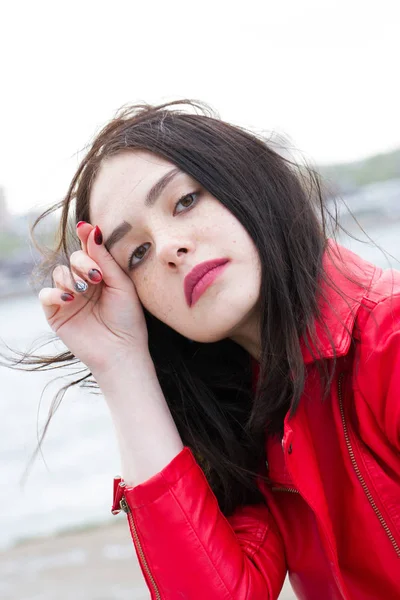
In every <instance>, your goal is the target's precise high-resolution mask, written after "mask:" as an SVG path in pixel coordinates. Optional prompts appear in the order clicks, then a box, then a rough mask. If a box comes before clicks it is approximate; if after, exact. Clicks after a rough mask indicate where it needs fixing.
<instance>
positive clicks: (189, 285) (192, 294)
mask: <svg viewBox="0 0 400 600" xmlns="http://www.w3.org/2000/svg"><path fill="white" fill-rule="evenodd" d="M228 262H229V259H228V258H218V259H216V260H208V261H206V262H203V263H200V264H199V265H196V266H195V267H194V268H193V269H192V270H191V271H190V273H188V274H187V275H186V277H185V280H184V282H183V287H184V291H185V297H186V302H187V303H188V305H189V306H193V305H194V304H195V303H196V302H197V300H198V299H199V298H200V296H201V295H202V294H203V293H204V292H205V291H206V289H207V288H208V287H210V285H211V284H212V283H213V281H214V280H215V279H216V278H217V277H218V275H220V274H221V273H222V271H223V270H224V269H225V266H226V265H227V263H228Z"/></svg>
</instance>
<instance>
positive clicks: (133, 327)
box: [39, 222, 148, 378]
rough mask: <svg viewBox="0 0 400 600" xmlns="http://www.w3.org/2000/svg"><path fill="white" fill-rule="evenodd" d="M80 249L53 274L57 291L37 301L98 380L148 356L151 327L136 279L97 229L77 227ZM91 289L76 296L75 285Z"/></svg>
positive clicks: (86, 225) (45, 290) (47, 292)
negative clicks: (130, 362)
mask: <svg viewBox="0 0 400 600" xmlns="http://www.w3.org/2000/svg"><path fill="white" fill-rule="evenodd" d="M77 232H78V237H79V239H80V241H81V247H82V249H81V250H80V251H78V252H74V253H73V254H72V255H71V257H70V267H71V271H72V272H73V279H72V278H71V275H70V272H69V269H68V267H66V266H57V267H56V268H55V269H54V271H53V281H54V284H55V286H56V287H55V288H43V289H42V290H41V291H40V293H39V299H40V301H41V303H42V306H43V310H44V312H45V315H46V318H47V320H48V323H49V325H50V327H51V328H52V329H53V331H55V332H56V333H57V335H58V337H59V338H60V339H61V340H62V341H63V342H64V344H65V345H66V346H67V347H68V348H69V350H70V351H71V352H72V353H73V354H74V355H75V356H76V357H77V358H79V359H80V360H81V361H82V362H83V363H84V364H85V365H86V366H87V367H88V368H89V369H90V370H91V372H92V373H93V375H94V376H95V377H96V378H97V375H103V374H105V373H106V372H108V371H110V370H115V367H118V365H121V361H122V360H123V361H124V363H125V364H126V362H127V359H128V360H129V359H130V357H132V358H133V359H135V357H136V359H139V358H143V356H145V357H148V339H147V328H146V322H145V318H144V314H143V309H142V306H141V304H140V301H139V298H138V296H137V293H136V290H135V287H134V285H133V282H132V280H131V279H130V278H129V277H128V276H127V275H126V274H125V273H124V271H123V270H122V269H121V268H120V267H119V266H118V264H117V263H116V262H115V260H114V259H113V258H112V256H111V255H110V254H109V252H108V251H107V250H106V248H105V246H104V244H103V240H102V234H101V231H100V229H99V228H98V227H93V226H92V225H90V224H89V223H85V222H81V223H80V224H79V226H78V227H77ZM79 281H80V282H82V281H84V282H86V283H87V284H88V289H87V291H85V292H83V293H82V292H77V291H76V289H75V288H74V284H75V283H76V282H79Z"/></svg>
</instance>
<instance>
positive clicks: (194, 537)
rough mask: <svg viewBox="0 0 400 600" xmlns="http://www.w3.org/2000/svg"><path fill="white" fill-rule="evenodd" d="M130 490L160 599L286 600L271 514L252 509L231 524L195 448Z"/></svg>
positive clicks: (136, 536)
mask: <svg viewBox="0 0 400 600" xmlns="http://www.w3.org/2000/svg"><path fill="white" fill-rule="evenodd" d="M122 485H123V486H124V484H123V483H122ZM122 489H123V498H122V503H121V506H122V508H123V509H124V510H125V512H127V513H128V514H127V516H128V522H129V526H130V530H131V534H132V539H133V542H134V545H135V549H136V553H137V556H138V559H139V563H140V566H141V568H142V572H143V575H144V577H145V580H146V582H147V585H148V588H149V591H150V594H151V598H152V599H158V600H159V599H162V600H179V599H182V600H183V599H184V600H200V599H201V600H204V598H208V599H209V600H228V599H229V600H276V599H277V598H278V596H279V593H280V590H281V588H282V585H283V581H284V578H285V574H286V565H285V559H284V550H283V544H282V540H281V538H280V535H279V533H278V531H277V528H276V525H275V523H274V521H273V519H272V516H271V514H270V513H269V511H268V509H267V507H266V506H264V505H255V506H246V507H243V508H240V509H238V510H236V512H235V513H234V514H233V515H232V517H230V518H228V519H227V518H225V516H224V515H223V514H222V512H221V511H220V509H219V505H218V502H217V499H216V497H215V495H214V493H213V492H212V489H211V487H210V486H209V483H208V481H207V479H206V477H205V475H204V473H203V471H202V469H201V468H200V466H199V464H198V463H197V461H196V459H195V458H194V456H193V454H192V452H191V450H190V449H189V448H188V447H184V448H183V450H182V451H181V452H180V453H179V454H178V455H177V456H176V457H175V458H174V459H173V460H172V461H171V462H170V463H169V464H168V465H167V466H166V467H165V468H164V469H163V470H162V471H160V472H159V473H157V474H156V475H154V476H153V477H151V478H150V479H149V480H148V481H146V482H144V483H142V484H140V485H138V486H136V487H128V486H125V487H123V488H122ZM117 499H118V492H117ZM115 504H116V501H115V497H114V507H115Z"/></svg>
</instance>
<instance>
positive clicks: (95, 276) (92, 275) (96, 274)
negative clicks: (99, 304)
mask: <svg viewBox="0 0 400 600" xmlns="http://www.w3.org/2000/svg"><path fill="white" fill-rule="evenodd" d="M88 275H89V279H90V280H91V281H94V282H95V283H98V282H99V281H101V280H102V279H103V275H102V274H101V273H100V271H98V270H97V269H90V271H89V273H88Z"/></svg>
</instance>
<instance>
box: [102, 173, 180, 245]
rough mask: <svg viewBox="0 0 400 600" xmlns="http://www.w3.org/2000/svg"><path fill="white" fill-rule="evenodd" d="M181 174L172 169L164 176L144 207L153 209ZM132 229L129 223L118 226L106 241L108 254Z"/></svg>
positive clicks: (149, 193) (149, 195)
mask: <svg viewBox="0 0 400 600" xmlns="http://www.w3.org/2000/svg"><path fill="white" fill-rule="evenodd" d="M180 173H181V171H180V170H179V169H178V168H175V169H171V171H168V173H166V174H165V175H163V176H162V177H161V178H160V179H159V180H158V181H157V182H156V183H155V184H154V185H153V186H152V187H151V188H150V190H149V191H148V192H147V195H146V198H145V200H144V205H145V206H147V207H148V208H151V207H152V206H154V205H155V203H156V202H157V200H158V198H159V197H160V195H161V193H162V192H163V191H164V189H165V188H166V187H167V185H168V184H169V183H171V181H172V180H173V179H174V178H175V177H176V176H177V175H179V174H180ZM131 229H132V225H131V224H130V223H128V222H127V221H122V223H121V224H120V225H117V227H115V229H113V231H112V233H110V235H109V236H108V238H107V239H106V241H105V243H104V245H105V247H106V249H107V251H108V252H110V250H111V248H112V247H113V246H114V245H115V244H116V243H117V242H119V241H120V240H121V239H122V238H123V237H124V236H125V235H126V234H127V233H128V231H130V230H131Z"/></svg>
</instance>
